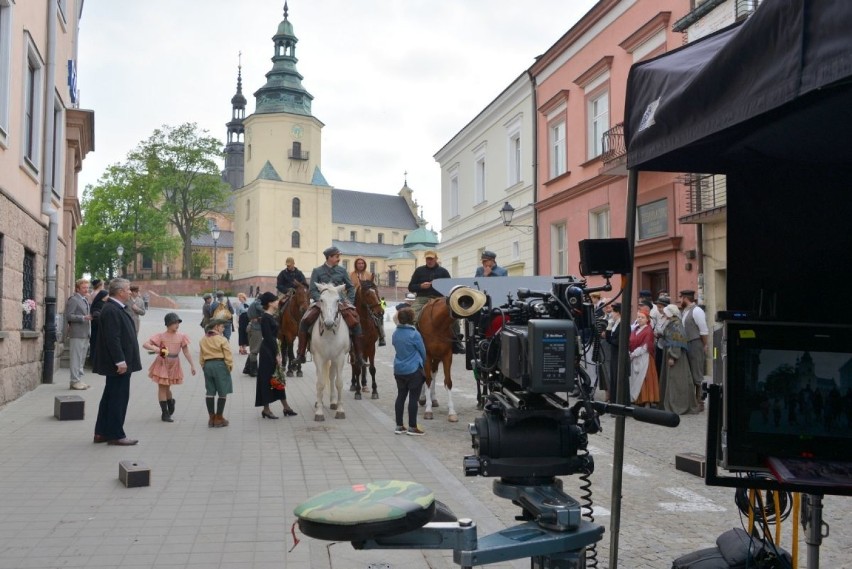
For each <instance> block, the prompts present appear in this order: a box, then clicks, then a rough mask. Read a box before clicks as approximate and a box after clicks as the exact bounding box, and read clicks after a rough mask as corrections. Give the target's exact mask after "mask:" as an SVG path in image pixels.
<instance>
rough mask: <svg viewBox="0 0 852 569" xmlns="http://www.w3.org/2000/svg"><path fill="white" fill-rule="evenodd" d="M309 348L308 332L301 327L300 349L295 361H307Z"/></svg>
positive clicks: (300, 362)
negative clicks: (306, 355) (306, 356)
mask: <svg viewBox="0 0 852 569" xmlns="http://www.w3.org/2000/svg"><path fill="white" fill-rule="evenodd" d="M307 349H308V333H307V332H306V331H304V330H302V328H301V327H299V349H298V350H296V360H295V363H297V364H303V363H305V361H306V360H305V351H307Z"/></svg>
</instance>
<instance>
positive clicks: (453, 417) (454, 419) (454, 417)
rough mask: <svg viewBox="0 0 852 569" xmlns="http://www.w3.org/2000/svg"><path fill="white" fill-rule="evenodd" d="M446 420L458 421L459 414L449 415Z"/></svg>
mask: <svg viewBox="0 0 852 569" xmlns="http://www.w3.org/2000/svg"><path fill="white" fill-rule="evenodd" d="M447 421H449V422H450V423H458V422H459V416H458V415H450V416H449V417H447Z"/></svg>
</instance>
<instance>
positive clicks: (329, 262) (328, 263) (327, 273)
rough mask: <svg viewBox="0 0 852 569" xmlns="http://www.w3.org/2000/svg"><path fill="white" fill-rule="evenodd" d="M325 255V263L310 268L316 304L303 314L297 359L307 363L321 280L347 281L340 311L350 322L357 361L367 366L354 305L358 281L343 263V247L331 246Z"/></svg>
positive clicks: (333, 283) (359, 323) (330, 281)
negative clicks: (353, 279)
mask: <svg viewBox="0 0 852 569" xmlns="http://www.w3.org/2000/svg"><path fill="white" fill-rule="evenodd" d="M322 253H323V255H325V263H323V264H322V265H320V266H319V267H317V268H315V269H314V270H313V271H312V272H311V286H310V293H311V299H312V300H313V301H314V304H311V306H310V308H308V310H307V311H306V312H305V315H304V316H302V321H301V322H300V323H299V349H298V352H297V354H296V363H300V364H303V363H305V350H307V347H308V332H309V331H310V329H311V326H313V324H314V322H316V320H317V318H319V314H320V309H319V305H318V304H316V301H318V300H319V299H320V291H319V288H317V285H318V284H332V285H334V286H339V285H346V296H345V297H342V299H341V302H340V314H341V316H343V320H344V321H345V322H346V325H347V326H349V335H350V337H351V338H352V345H353V346H354V348H355V361H356V362H360V365H362V366H365V365H367V362H366V361H365V360H364V336H363V333H362V330H361V321H360V320H359V319H358V311H357V310H356V309H355V285H353V284H352V279H350V278H349V273H347V272H346V269H344V268H343V267H341V266H340V249H338V248H337V247H335V246H333V245H332V246H331V247H329V248H328V249H326V250H325V251H323V252H322Z"/></svg>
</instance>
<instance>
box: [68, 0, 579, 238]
mask: <svg viewBox="0 0 852 569" xmlns="http://www.w3.org/2000/svg"><path fill="white" fill-rule="evenodd" d="M594 4H595V2H594V1H592V0H531V1H527V2H519V1H510V0H360V1H358V0H289V1H288V7H289V20H290V22H291V23H292V24H293V27H294V31H295V34H296V37H297V38H298V40H299V41H298V44H297V45H296V57H297V58H298V60H299V61H298V63H297V69H298V71H299V73H301V75H302V76H303V77H304V79H303V80H302V85H303V86H304V87H305V88H306V89H307V90H308V92H309V93H310V94H311V95H313V97H314V100H313V103H312V113H313V115H314V116H315V117H316V118H318V119H319V120H320V121H322V122H323V123H324V124H325V127H324V128H323V131H322V132H323V139H322V151H323V156H322V172H323V174H324V176H325V178H326V180H327V181H328V183H329V184H330V185H332V186H333V187H335V188H339V189H346V190H357V191H366V192H374V193H383V194H392V195H395V194H396V193H397V192H398V191H399V189H400V188H401V187H402V185H403V183H404V182H405V180H406V179H407V182H408V185H409V187H410V188H411V189H412V190H414V199H415V200H417V202H418V203H419V204H420V205H421V206H423V209H424V214H425V217H426V219H427V220H428V222H429V227H431V228H433V229H435V230H440V228H441V209H440V207H441V203H440V202H441V170H440V166H439V164H438V163H437V162H435V160H434V158H433V156H434V155H435V153H436V152H437V151H438V150H440V149H441V147H443V146H444V145H445V144H446V143H447V142H449V141H450V140H451V139H452V137H453V136H455V135H456V134H457V133H458V132H459V131H460V130H461V129H462V128H464V126H465V125H466V124H467V123H468V122H470V121H471V120H472V119H473V118H474V117H476V115H477V114H478V113H479V112H480V111H482V110H483V109H484V108H485V107H486V106H487V105H488V104H489V103H491V102H492V101H493V100H494V99H495V98H496V97H497V96H498V95H499V94H500V93H501V92H502V91H503V90H504V89H505V88H506V87H508V86H509V84H511V83H512V81H514V80H515V79H516V78H517V77H518V76H519V75H520V74H521V73H524V72H525V71H526V70H527V69H528V68H529V66H530V65H532V63H533V62H534V61H535V57H536V56H538V55H540V54H542V53H544V52H545V51H546V50H547V49H548V48H549V47H550V46H551V45H553V44H554V43H555V42H556V41H557V40H558V39H559V38H560V37H561V36H562V35H563V34H565V32H567V31H568V30H569V29H570V28H571V26H573V25H574V24H575V23H576V22H577V20H579V18H580V17H582V15H583V14H585V13H586V12H587V11H588V10H589V9H590V8H591V7H592V6H593V5H594ZM283 8H284V0H240V1H239V2H235V1H234V0H146V1H145V2H129V1H126V0H118V1H117V0H86V2H85V4H84V8H83V15H82V18H81V21H80V45H79V52H78V73H77V75H78V81H77V83H78V88H79V90H80V107H81V108H84V109H92V110H94V111H95V150H94V151H93V152H91V153H90V154H89V155H88V156H87V157H86V159H85V161H84V163H83V170H82V172H81V173H80V179H79V182H80V188H83V187H85V186H86V185H88V184H95V183H97V181H98V179H99V178H100V177H101V175H102V174H103V172H104V171H105V169H106V168H107V167H108V166H109V165H111V164H115V163H118V162H122V161H124V160H125V158H126V156H127V154H128V153H129V152H130V151H131V150H132V149H133V148H134V147H136V145H137V144H138V143H140V142H141V141H143V140H146V139H147V138H148V137H149V136H150V135H151V133H152V132H153V131H154V129H156V128H159V127H161V126H162V125H170V126H178V125H180V124H183V123H186V122H194V123H197V124H198V125H199V127H200V128H201V129H202V130H206V131H207V132H208V134H209V135H211V136H215V137H217V138H220V139H221V140H222V144H223V146H224V143H225V137H226V132H227V131H226V128H225V123H226V122H227V121H228V120H230V118H231V102H230V101H231V97H232V96H233V95H234V93H235V92H236V80H237V65H238V61H239V55H238V54H239V53H240V52H242V57H241V61H242V77H243V94H244V95H245V96H246V98H247V99H248V105H247V106H246V116H248V115H250V114H251V113H253V112H254V108H255V99H254V97H253V93H254V92H255V91H256V90H257V89H259V88H260V87H261V86H262V85H263V84H264V83H265V82H266V77H265V74H266V73H267V72H268V71H269V70H270V69H271V68H272V62H271V57H272V55H273V43H272V36H273V35H274V34H275V32H276V30H277V27H278V24H279V23H280V22H281V20H282V19H283ZM406 172H407V178H406ZM81 197H82V196H81Z"/></svg>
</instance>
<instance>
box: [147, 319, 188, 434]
mask: <svg viewBox="0 0 852 569" xmlns="http://www.w3.org/2000/svg"><path fill="white" fill-rule="evenodd" d="M165 321H166V331H165V332H160V333H159V334H154V335H153V336H151V337H150V338H148V340H147V341H146V342H145V343H144V344H142V347H143V348H145V349H146V350H148V351H149V352H153V353H156V354H157V357H156V358H154V363H152V364H151V367H150V368H148V377H150V378H151V381H153V382H154V383H156V384H157V387H158V391H157V399H159V401H160V410H161V411H162V415H161V417H160V418H161V419H162V420H163V421H165V422H167V423H172V422H174V420H173V419H172V415H174V412H175V399H174V397H172V385H180V384H181V383H183V369H181V367H180V353H181V352H183V355H184V356H185V357H186V360H187V361H188V362H189V367H190V369H191V370H192V375H195V363H193V361H192V358H191V357H190V355H189V337H188V336H187V335H186V334H181V333H180V332H178V328H179V327H180V323H181V322H182V320H181V319H180V316H178V315H177V314H175V313H174V312H169V313H168V314H166V317H165Z"/></svg>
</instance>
